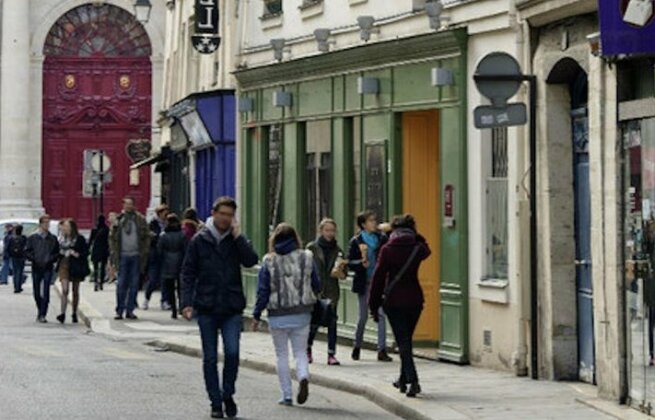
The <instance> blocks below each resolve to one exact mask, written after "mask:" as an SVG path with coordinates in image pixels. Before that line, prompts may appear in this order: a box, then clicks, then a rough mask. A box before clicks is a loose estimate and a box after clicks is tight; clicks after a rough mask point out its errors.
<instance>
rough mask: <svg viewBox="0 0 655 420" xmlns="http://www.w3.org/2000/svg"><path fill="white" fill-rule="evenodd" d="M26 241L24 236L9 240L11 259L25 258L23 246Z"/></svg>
mask: <svg viewBox="0 0 655 420" xmlns="http://www.w3.org/2000/svg"><path fill="white" fill-rule="evenodd" d="M26 243H27V239H26V238H25V237H24V236H16V237H14V238H11V241H10V242H9V256H10V257H12V258H25V245H26Z"/></svg>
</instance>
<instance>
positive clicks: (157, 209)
mask: <svg viewBox="0 0 655 420" xmlns="http://www.w3.org/2000/svg"><path fill="white" fill-rule="evenodd" d="M164 211H168V206H167V205H166V204H160V205H158V206H157V207H155V214H156V215H157V216H159V213H161V212H164Z"/></svg>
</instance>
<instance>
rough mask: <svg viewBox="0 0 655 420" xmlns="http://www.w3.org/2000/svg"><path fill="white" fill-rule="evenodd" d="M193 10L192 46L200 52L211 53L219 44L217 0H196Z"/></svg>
mask: <svg viewBox="0 0 655 420" xmlns="http://www.w3.org/2000/svg"><path fill="white" fill-rule="evenodd" d="M195 12H196V25H195V34H194V35H192V36H191V42H192V43H193V48H195V49H196V51H198V52H199V53H200V54H212V53H214V52H215V51H216V50H217V49H218V47H219V46H220V45H221V37H220V36H218V25H219V11H218V0H196V7H195Z"/></svg>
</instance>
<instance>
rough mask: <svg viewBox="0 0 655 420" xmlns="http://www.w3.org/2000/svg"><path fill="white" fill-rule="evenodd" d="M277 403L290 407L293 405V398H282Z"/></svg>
mask: <svg viewBox="0 0 655 420" xmlns="http://www.w3.org/2000/svg"><path fill="white" fill-rule="evenodd" d="M277 403H278V404H280V405H284V406H287V407H292V406H293V400H292V399H291V398H282V399H281V400H280V401H278V402H277Z"/></svg>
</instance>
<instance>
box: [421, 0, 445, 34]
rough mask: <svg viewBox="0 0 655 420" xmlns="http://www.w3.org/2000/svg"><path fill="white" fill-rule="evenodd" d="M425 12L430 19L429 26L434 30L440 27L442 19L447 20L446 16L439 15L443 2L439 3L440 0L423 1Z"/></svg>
mask: <svg viewBox="0 0 655 420" xmlns="http://www.w3.org/2000/svg"><path fill="white" fill-rule="evenodd" d="M425 12H426V13H427V15H428V18H429V19H430V28H432V29H434V30H439V29H441V24H442V21H447V20H448V18H446V17H443V16H441V14H442V12H443V3H441V0H435V1H431V2H428V3H425Z"/></svg>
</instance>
